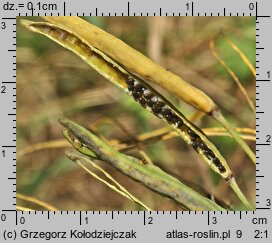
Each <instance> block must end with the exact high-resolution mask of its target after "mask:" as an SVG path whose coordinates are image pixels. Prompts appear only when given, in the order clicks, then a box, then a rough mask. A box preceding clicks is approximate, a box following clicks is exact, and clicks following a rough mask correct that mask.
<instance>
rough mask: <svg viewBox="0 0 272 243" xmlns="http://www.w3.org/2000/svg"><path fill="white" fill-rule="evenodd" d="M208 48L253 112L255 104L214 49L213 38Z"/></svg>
mask: <svg viewBox="0 0 272 243" xmlns="http://www.w3.org/2000/svg"><path fill="white" fill-rule="evenodd" d="M210 48H211V50H212V54H213V56H214V57H215V58H216V59H217V60H218V62H219V63H220V64H221V65H222V66H223V67H224V68H225V69H226V70H227V72H228V73H229V75H230V76H231V77H232V79H233V80H234V81H235V83H236V84H237V86H238V88H239V89H240V90H241V92H242V94H243V95H244V97H245V99H246V101H247V103H248V105H249V107H250V108H251V110H252V111H253V112H254V113H255V112H256V109H255V105H254V103H253V101H252V100H251V99H250V98H249V96H248V93H247V91H246V89H245V88H244V86H243V85H242V84H241V82H240V80H239V78H238V77H237V76H236V74H235V73H234V72H233V71H232V70H231V69H230V68H229V67H228V66H227V64H226V63H225V61H224V60H223V59H222V58H221V57H220V56H219V55H218V53H217V52H216V50H215V46H214V40H211V41H210Z"/></svg>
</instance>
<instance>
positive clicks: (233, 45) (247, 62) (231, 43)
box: [222, 33, 256, 77]
mask: <svg viewBox="0 0 272 243" xmlns="http://www.w3.org/2000/svg"><path fill="white" fill-rule="evenodd" d="M222 35H223V37H224V39H225V40H226V41H227V43H228V44H229V45H230V46H231V47H232V49H233V50H234V51H235V52H236V53H237V54H238V55H239V56H240V57H241V58H242V60H243V61H244V62H245V64H246V65H247V66H248V68H249V69H250V71H251V72H252V74H253V75H254V76H255V77H256V69H255V68H254V67H253V65H252V64H251V62H250V61H249V60H248V58H247V57H246V55H245V54H244V53H243V52H242V51H241V50H240V48H239V47H238V46H237V45H235V44H234V43H233V42H232V41H231V40H230V39H229V38H228V37H227V36H226V35H225V34H224V33H222Z"/></svg>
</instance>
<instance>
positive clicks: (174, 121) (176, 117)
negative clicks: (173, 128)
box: [172, 114, 179, 124]
mask: <svg viewBox="0 0 272 243" xmlns="http://www.w3.org/2000/svg"><path fill="white" fill-rule="evenodd" d="M178 121H179V117H178V116H177V115H175V114H173V117H172V122H173V123H174V124H176V123H177V122H178Z"/></svg>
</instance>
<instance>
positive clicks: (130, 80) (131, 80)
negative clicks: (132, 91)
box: [126, 77, 135, 86]
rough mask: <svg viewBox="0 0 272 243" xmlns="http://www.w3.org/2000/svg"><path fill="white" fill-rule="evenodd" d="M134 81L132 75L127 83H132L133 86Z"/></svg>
mask: <svg viewBox="0 0 272 243" xmlns="http://www.w3.org/2000/svg"><path fill="white" fill-rule="evenodd" d="M134 81H135V80H134V79H133V78H131V77H129V78H128V79H127V80H126V82H127V84H128V85H132V86H133V85H134Z"/></svg>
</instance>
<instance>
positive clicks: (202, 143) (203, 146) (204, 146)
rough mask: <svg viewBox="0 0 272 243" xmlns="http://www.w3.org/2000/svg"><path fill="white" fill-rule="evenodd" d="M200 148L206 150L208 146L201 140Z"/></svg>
mask: <svg viewBox="0 0 272 243" xmlns="http://www.w3.org/2000/svg"><path fill="white" fill-rule="evenodd" d="M199 148H201V149H203V150H205V149H206V148H207V146H206V144H205V143H204V142H202V141H201V142H200V144H199Z"/></svg>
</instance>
